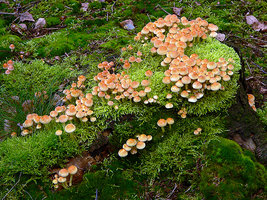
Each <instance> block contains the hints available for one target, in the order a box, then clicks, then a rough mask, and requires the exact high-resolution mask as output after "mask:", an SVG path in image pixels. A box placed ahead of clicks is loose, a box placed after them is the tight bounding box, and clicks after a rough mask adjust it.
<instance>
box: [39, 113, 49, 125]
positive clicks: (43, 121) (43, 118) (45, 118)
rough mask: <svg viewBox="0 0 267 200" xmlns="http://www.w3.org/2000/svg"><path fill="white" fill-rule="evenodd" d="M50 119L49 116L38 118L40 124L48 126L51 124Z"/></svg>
mask: <svg viewBox="0 0 267 200" xmlns="http://www.w3.org/2000/svg"><path fill="white" fill-rule="evenodd" d="M51 120H52V119H51V117H50V116H48V115H44V116H42V117H41V118H40V122H41V123H42V124H48V123H49V122H51Z"/></svg>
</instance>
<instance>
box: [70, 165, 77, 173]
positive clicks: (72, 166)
mask: <svg viewBox="0 0 267 200" xmlns="http://www.w3.org/2000/svg"><path fill="white" fill-rule="evenodd" d="M77 171H78V168H77V167H76V166H75V165H71V166H69V168H68V172H69V173H70V174H72V175H73V174H76V173H77Z"/></svg>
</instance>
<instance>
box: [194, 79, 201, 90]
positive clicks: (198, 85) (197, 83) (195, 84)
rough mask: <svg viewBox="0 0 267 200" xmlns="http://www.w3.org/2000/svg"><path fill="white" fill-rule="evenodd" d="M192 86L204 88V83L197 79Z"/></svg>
mask: <svg viewBox="0 0 267 200" xmlns="http://www.w3.org/2000/svg"><path fill="white" fill-rule="evenodd" d="M192 87H193V88H194V89H201V88H202V84H201V83H200V82H198V81H195V82H194V83H193V85H192Z"/></svg>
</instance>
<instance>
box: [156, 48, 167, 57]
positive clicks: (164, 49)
mask: <svg viewBox="0 0 267 200" xmlns="http://www.w3.org/2000/svg"><path fill="white" fill-rule="evenodd" d="M167 51H168V49H167V47H165V46H160V47H159V48H158V49H157V53H158V54H159V55H162V56H163V55H166V54H167Z"/></svg>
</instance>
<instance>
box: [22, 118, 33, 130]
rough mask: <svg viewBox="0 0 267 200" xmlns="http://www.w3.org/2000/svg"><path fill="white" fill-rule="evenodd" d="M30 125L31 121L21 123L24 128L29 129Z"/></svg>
mask: <svg viewBox="0 0 267 200" xmlns="http://www.w3.org/2000/svg"><path fill="white" fill-rule="evenodd" d="M32 125H33V121H32V120H29V119H27V120H25V122H24V123H23V127H24V128H28V127H31V126H32Z"/></svg>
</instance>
